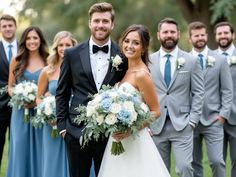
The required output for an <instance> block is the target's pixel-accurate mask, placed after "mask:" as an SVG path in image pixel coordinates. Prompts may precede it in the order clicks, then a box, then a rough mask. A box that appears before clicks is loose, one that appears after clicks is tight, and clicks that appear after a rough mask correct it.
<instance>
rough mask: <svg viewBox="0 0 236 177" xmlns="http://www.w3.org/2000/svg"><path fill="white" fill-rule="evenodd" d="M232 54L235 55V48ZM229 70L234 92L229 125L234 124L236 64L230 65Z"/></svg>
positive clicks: (235, 111) (235, 112)
mask: <svg viewBox="0 0 236 177" xmlns="http://www.w3.org/2000/svg"><path fill="white" fill-rule="evenodd" d="M232 56H234V57H236V49H234V52H233V55H232ZM232 56H231V57H232ZM230 71H231V75H232V80H233V91H234V94H233V104H232V107H231V113H230V116H229V119H228V120H227V121H228V123H229V124H231V125H236V64H233V65H230Z"/></svg>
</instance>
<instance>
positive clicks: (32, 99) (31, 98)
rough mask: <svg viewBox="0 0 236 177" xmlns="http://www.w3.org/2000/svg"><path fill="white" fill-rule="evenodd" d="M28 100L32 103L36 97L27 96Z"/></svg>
mask: <svg viewBox="0 0 236 177" xmlns="http://www.w3.org/2000/svg"><path fill="white" fill-rule="evenodd" d="M28 98H29V99H30V101H34V100H35V98H36V97H35V95H33V94H29V96H28Z"/></svg>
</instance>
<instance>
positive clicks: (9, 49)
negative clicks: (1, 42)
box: [8, 44, 13, 63]
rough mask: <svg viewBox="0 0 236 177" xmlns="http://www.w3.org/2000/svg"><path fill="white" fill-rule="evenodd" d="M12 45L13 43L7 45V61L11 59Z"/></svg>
mask: <svg viewBox="0 0 236 177" xmlns="http://www.w3.org/2000/svg"><path fill="white" fill-rule="evenodd" d="M12 47H13V45H11V44H9V45H8V61H9V63H10V62H11V59H12Z"/></svg>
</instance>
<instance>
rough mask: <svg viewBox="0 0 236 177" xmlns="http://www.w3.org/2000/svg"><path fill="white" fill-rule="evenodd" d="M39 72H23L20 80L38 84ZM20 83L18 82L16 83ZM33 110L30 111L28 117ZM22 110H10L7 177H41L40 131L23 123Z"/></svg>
mask: <svg viewBox="0 0 236 177" xmlns="http://www.w3.org/2000/svg"><path fill="white" fill-rule="evenodd" d="M40 72H41V69H40V70H37V71H35V72H33V73H31V72H29V71H27V70H25V72H24V74H23V78H24V79H22V80H28V81H34V82H35V83H37V82H38V77H39V74H40ZM18 82H20V81H18ZM33 114H34V109H30V115H33ZM23 118H24V109H23V108H22V109H17V108H13V109H12V116H11V125H10V126H11V129H10V145H9V158H8V167H7V175H6V176H7V177H30V176H32V177H41V166H42V130H37V131H35V129H34V128H33V127H32V125H31V124H30V123H25V122H24V120H23Z"/></svg>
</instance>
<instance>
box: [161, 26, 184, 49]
mask: <svg viewBox="0 0 236 177" xmlns="http://www.w3.org/2000/svg"><path fill="white" fill-rule="evenodd" d="M179 36H180V32H179V31H178V29H177V26H176V25H175V24H172V23H163V24H162V25H161V27H160V31H159V32H157V39H158V40H159V41H160V42H161V45H162V47H163V49H165V50H168V51H171V50H174V48H175V46H176V45H177V43H178V40H179Z"/></svg>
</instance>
